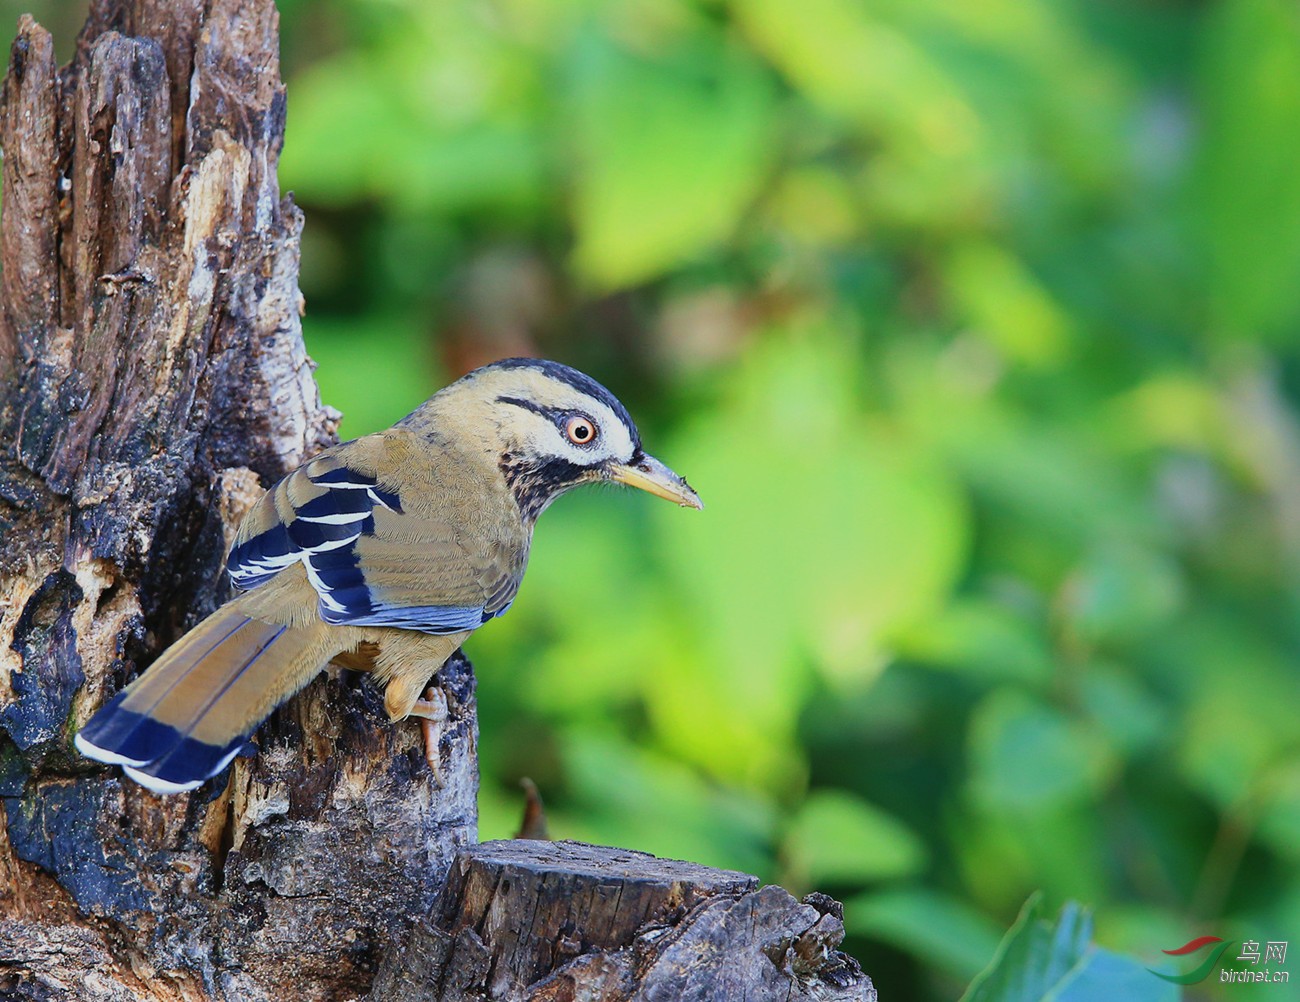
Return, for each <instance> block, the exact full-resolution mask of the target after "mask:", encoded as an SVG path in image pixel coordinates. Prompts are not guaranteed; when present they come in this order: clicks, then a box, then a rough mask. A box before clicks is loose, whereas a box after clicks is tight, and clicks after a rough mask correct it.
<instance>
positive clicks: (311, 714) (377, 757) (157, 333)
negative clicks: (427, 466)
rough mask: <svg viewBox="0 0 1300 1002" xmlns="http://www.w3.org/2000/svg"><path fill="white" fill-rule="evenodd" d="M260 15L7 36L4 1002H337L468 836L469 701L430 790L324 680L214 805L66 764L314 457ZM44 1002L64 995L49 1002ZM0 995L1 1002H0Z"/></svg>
mask: <svg viewBox="0 0 1300 1002" xmlns="http://www.w3.org/2000/svg"><path fill="white" fill-rule="evenodd" d="M278 45H279V40H278V18H277V15H276V12H275V8H274V5H273V3H272V2H271V0H182V2H176V0H167V2H162V0H97V2H96V3H95V4H94V7H93V10H92V12H91V15H90V19H89V22H88V23H87V25H86V27H85V29H84V31H83V33H82V35H81V37H80V39H79V42H78V47H77V54H76V57H75V59H74V60H73V61H72V63H71V64H70V65H69V66H67V67H65V68H64V69H62V70H59V69H58V68H57V67H56V65H55V62H54V54H53V47H52V45H51V41H50V38H49V35H48V34H47V33H46V32H45V31H44V30H43V29H42V28H40V27H39V26H38V25H36V24H35V23H34V22H32V21H31V20H30V19H26V18H25V19H24V20H23V21H22V23H21V24H20V27H19V35H18V38H17V40H16V41H15V42H14V44H13V47H12V51H11V57H10V65H9V73H8V78H7V80H6V82H5V87H4V106H3V117H2V120H0V142H2V143H3V149H4V196H3V222H2V226H3V229H2V232H0V260H2V266H3V285H2V286H0V409H2V412H0V429H2V435H3V438H2V442H3V449H2V450H0V451H2V455H0V525H3V529H4V535H3V540H2V541H0V575H2V577H0V609H2V611H3V619H2V620H0V797H3V804H4V811H3V814H0V996H3V997H5V998H9V997H17V998H33V999H44V998H50V997H55V998H58V997H70V998H83V999H98V998H105V999H108V998H122V999H130V998H141V999H145V998H148V999H154V998H157V999H181V998H187V999H198V998H230V999H250V1000H251V999H263V998H265V999H271V998H276V999H280V998H302V999H317V998H319V999H326V998H329V999H342V998H349V997H355V996H357V995H360V994H363V993H364V992H365V991H366V990H368V987H369V984H370V982H371V980H372V979H373V976H374V969H375V967H376V965H377V963H378V961H379V959H380V957H381V955H382V952H383V950H384V948H385V945H386V944H387V943H388V941H389V940H390V939H392V938H393V937H395V936H397V935H399V934H400V933H401V932H402V931H403V929H404V926H405V924H406V922H407V921H408V920H409V916H411V915H414V914H417V913H418V912H419V911H420V910H422V909H427V908H428V906H429V905H430V903H431V902H432V899H433V894H434V892H435V891H436V887H437V879H438V877H439V876H440V875H441V874H442V873H443V872H444V871H445V869H446V867H447V865H448V863H449V862H450V860H451V857H452V854H453V852H454V851H455V849H456V848H457V847H458V846H460V845H462V844H464V843H467V842H469V841H471V840H472V838H473V834H474V824H475V795H476V791H477V777H476V775H475V768H476V766H475V759H474V757H473V754H472V751H473V743H474V727H475V718H474V703H473V677H472V674H471V673H470V671H469V669H468V666H467V665H465V664H464V663H463V662H462V663H460V664H459V665H453V666H451V671H449V672H447V673H445V678H444V682H443V685H444V687H446V688H447V689H448V690H449V696H450V697H451V698H450V700H449V702H450V704H451V706H452V707H453V708H454V710H455V717H454V719H453V721H452V723H451V726H450V727H449V728H448V730H447V732H446V733H445V735H444V738H443V749H442V750H443V756H444V763H443V769H442V773H443V782H444V787H443V789H441V790H439V789H437V788H436V785H435V783H434V781H433V779H432V778H431V776H430V773H429V770H428V767H427V766H426V764H425V761H424V758H423V751H422V743H421V739H420V735H419V730H418V727H417V726H416V725H415V724H414V723H412V724H409V725H403V726H399V727H390V726H389V725H388V724H387V722H386V719H385V717H384V714H383V711H382V700H381V699H380V698H379V696H378V694H377V693H376V692H375V691H374V690H373V688H372V687H371V686H370V685H368V684H364V683H363V684H356V683H355V682H348V681H344V682H340V681H339V680H330V679H321V680H319V681H318V682H317V683H316V684H315V685H313V686H312V687H311V688H310V689H309V690H308V691H307V692H306V693H304V694H303V696H302V697H301V698H299V699H297V700H294V701H293V702H292V703H291V704H290V706H288V707H287V708H286V709H284V710H282V711H281V712H280V713H278V714H277V715H276V716H275V717H274V718H273V720H272V721H271V722H270V723H269V724H268V725H267V726H266V727H264V728H263V729H262V731H261V733H260V734H259V738H258V740H259V742H260V744H261V754H260V755H259V756H257V758H256V759H251V760H246V761H241V762H240V764H239V765H238V766H237V767H236V768H235V770H234V776H233V779H232V780H231V782H229V783H226V782H225V780H224V779H222V780H219V781H217V782H214V783H210V784H208V785H207V786H206V787H204V788H202V789H200V790H199V791H196V793H195V794H193V795H191V796H184V797H171V798H157V797H153V796H151V795H149V794H148V793H147V792H145V791H143V790H142V789H140V788H139V787H137V786H135V785H134V784H132V783H130V782H123V781H122V780H120V779H119V778H118V777H117V775H116V771H115V770H114V771H112V772H109V771H106V770H103V769H100V768H97V767H94V766H93V765H92V764H91V763H88V762H86V761H84V760H81V759H79V758H78V757H77V755H76V754H75V752H73V751H72V750H71V746H70V739H71V736H72V734H73V733H74V732H75V730H76V728H77V727H79V726H80V725H81V724H82V723H84V722H85V720H86V719H87V718H88V717H89V716H90V714H91V713H92V712H93V711H94V710H95V709H96V708H97V707H98V706H100V705H101V704H102V703H103V702H104V701H105V699H107V698H108V697H109V696H110V695H111V694H112V693H113V692H115V691H117V690H118V689H120V688H121V687H122V685H123V684H124V683H125V682H126V681H127V680H128V678H129V677H131V676H133V674H134V673H135V671H136V668H137V666H139V665H142V664H147V662H148V660H149V659H150V658H151V657H152V655H153V654H155V653H156V652H157V651H158V650H159V649H161V648H162V647H164V646H166V644H167V643H168V642H169V641H171V640H173V639H175V637H177V636H178V635H179V634H180V633H181V632H182V631H183V630H184V629H185V628H187V627H188V626H190V625H193V623H195V622H196V621H197V620H198V619H199V618H200V617H201V616H203V615H204V614H206V613H208V612H210V611H211V610H212V609H213V607H214V605H215V603H216V601H217V600H218V599H219V598H220V597H221V596H220V594H219V581H220V567H221V562H222V556H223V552H224V549H225V546H226V543H227V541H228V538H229V533H230V531H231V528H232V526H233V524H234V522H235V521H236V519H237V517H238V516H239V514H240V513H241V512H242V511H243V510H244V509H245V508H246V507H247V506H248V505H249V504H250V503H251V501H252V500H255V499H256V496H257V494H258V487H259V483H260V484H262V485H265V484H267V483H269V482H272V481H274V480H276V479H278V478H279V477H280V476H282V475H284V474H285V473H286V472H287V471H289V470H290V469H292V468H293V467H294V466H295V465H297V464H298V463H299V462H301V461H302V459H303V458H304V457H306V456H308V455H310V454H311V453H312V452H314V451H316V450H318V449H319V448H321V447H322V446H324V445H327V444H329V443H330V442H332V441H333V439H334V427H335V424H336V419H335V416H334V415H333V414H332V413H331V412H330V411H328V410H327V409H326V408H323V407H322V406H321V405H320V402H319V398H318V395H317V391H316V386H315V383H314V381H313V379H312V375H311V363H310V361H309V360H308V358H307V356H306V353H305V351H304V348H303V343H302V336H301V328H300V323H299V310H300V297H299V293H298V287H297V278H298V240H299V235H300V232H301V229H302V215H301V213H300V212H299V211H298V209H297V208H295V207H294V205H293V204H292V203H291V202H290V201H289V200H287V199H285V200H282V199H281V197H280V192H279V188H278V184H277V180H276V162H277V160H278V156H279V151H280V148H281V143H282V139H283V130H284V108H285V101H284V88H283V85H282V84H281V82H280V78H279V64H278ZM60 992H66V993H67V994H66V996H64V995H61V994H60ZM6 993H8V994H6Z"/></svg>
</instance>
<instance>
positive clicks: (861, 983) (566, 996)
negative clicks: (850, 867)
mask: <svg viewBox="0 0 1300 1002" xmlns="http://www.w3.org/2000/svg"><path fill="white" fill-rule="evenodd" d="M841 919H842V916H841V914H840V911H839V906H838V904H836V903H835V902H834V901H832V900H831V899H830V898H828V897H826V896H825V895H816V894H815V895H809V897H808V898H807V899H805V901H804V902H802V903H800V902H798V901H795V899H794V898H793V897H791V896H790V894H788V893H787V892H786V891H784V890H782V889H781V888H779V887H762V888H760V887H759V885H758V880H757V878H755V877H751V876H749V875H748V874H744V873H736V872H733V871H729V870H715V869H711V868H709V867H704V866H699V865H697V864H695V863H685V862H681V861H678V860H670V859H659V858H657V857H655V856H650V855H647V854H646V853H640V852H632V851H629V850H625V849H610V848H605V847H601V846H590V845H584V844H582V843H579V842H537V841H531V840H524V839H517V840H507V841H500V842H487V843H484V844H483V845H479V846H475V847H473V848H471V849H467V850H465V851H464V852H463V853H462V854H461V855H460V856H459V857H457V859H456V862H455V864H454V865H453V867H452V869H451V872H450V874H449V875H448V877H447V882H446V885H445V886H444V887H443V890H442V893H441V895H440V896H439V899H438V903H437V905H436V906H435V908H434V910H433V912H432V914H431V916H430V917H429V919H428V921H425V922H421V923H420V924H419V925H418V926H417V927H416V929H415V931H414V933H413V935H412V937H411V940H410V942H409V943H408V945H407V947H406V949H405V950H404V951H402V952H399V953H394V954H392V955H390V958H389V960H388V962H387V963H386V964H385V965H384V967H383V968H382V969H381V971H380V973H379V976H378V978H377V979H376V983H375V989H374V991H373V993H372V994H371V996H370V999H371V1002H453V1000H456V1002H458V1000H461V999H467V998H470V999H509V1000H526V1002H573V1000H575V999H587V1000H600V1002H630V1000H660V999H662V1000H665V1002H666V1000H674V1002H692V1000H699V1002H732V1000H736V1002H739V1000H746V1002H762V1000H766V999H771V1000H774V1002H775V1000H778V999H779V1000H782V1002H792V1000H798V999H817V1000H825V1002H849V1000H858V1002H874V1000H875V998H876V992H875V989H874V987H873V986H872V984H871V979H870V978H868V977H867V976H866V975H865V974H863V973H862V971H861V969H860V968H859V967H858V965H857V963H856V961H854V960H853V959H852V958H850V957H848V956H846V955H845V954H843V953H841V952H839V950H838V949H837V948H838V946H839V944H840V942H841V941H842V940H843V938H844V925H843V922H842V921H841Z"/></svg>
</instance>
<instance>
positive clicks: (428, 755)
mask: <svg viewBox="0 0 1300 1002" xmlns="http://www.w3.org/2000/svg"><path fill="white" fill-rule="evenodd" d="M410 715H411V716H412V717H419V718H420V729H421V730H423V731H424V760H425V761H426V762H428V763H429V769H430V771H431V772H432V773H433V780H434V783H436V784H437V786H438V789H442V753H441V752H440V751H439V750H438V742H439V741H440V740H441V739H442V725H443V724H445V723H446V722H447V697H446V695H445V694H444V693H443V691H442V689H441V688H439V687H438V686H436V685H431V686H429V688H428V689H426V690H425V691H424V699H417V700H416V701H415V702H414V703H412V704H411V713H410Z"/></svg>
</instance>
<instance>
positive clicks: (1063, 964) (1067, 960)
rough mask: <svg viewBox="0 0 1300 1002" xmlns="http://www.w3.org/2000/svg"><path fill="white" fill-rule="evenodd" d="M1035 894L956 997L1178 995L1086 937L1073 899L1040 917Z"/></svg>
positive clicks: (1045, 1000)
mask: <svg viewBox="0 0 1300 1002" xmlns="http://www.w3.org/2000/svg"><path fill="white" fill-rule="evenodd" d="M1042 913H1043V906H1042V901H1041V900H1040V899H1039V898H1038V897H1037V896H1035V897H1034V898H1032V899H1030V901H1029V902H1028V903H1027V904H1026V905H1025V907H1024V909H1023V910H1022V911H1021V913H1020V918H1019V919H1017V920H1016V924H1015V925H1014V926H1013V927H1012V928H1011V931H1010V932H1008V933H1007V935H1006V938H1005V939H1004V940H1003V941H1002V943H1001V945H1000V946H999V947H998V950H997V953H996V954H994V957H993V960H992V962H991V963H990V964H989V966H988V967H986V968H985V969H984V970H983V971H981V972H980V975H979V977H977V978H976V979H975V981H974V982H973V983H972V984H971V986H970V988H969V989H968V990H967V992H966V994H965V995H963V996H962V1002H1092V1000H1094V999H1103V998H1104V999H1107V1000H1111V1002H1165V1000H1172V999H1176V998H1177V997H1178V992H1177V990H1176V989H1174V988H1173V986H1172V985H1170V984H1167V983H1166V982H1163V981H1160V980H1158V979H1156V978H1154V977H1152V976H1151V974H1150V973H1149V972H1148V971H1146V970H1145V969H1143V967H1142V965H1141V964H1139V963H1137V962H1136V961H1134V960H1131V959H1129V958H1128V957H1122V956H1119V955H1118V954H1114V953H1110V952H1108V951H1106V950H1102V949H1099V948H1098V947H1096V946H1094V945H1093V944H1092V942H1091V939H1092V920H1091V918H1090V917H1089V915H1088V913H1087V912H1085V911H1083V910H1082V909H1080V908H1079V906H1078V905H1075V904H1073V903H1071V904H1067V905H1066V906H1065V907H1064V908H1063V909H1061V914H1060V915H1059V916H1058V917H1057V920H1056V922H1055V923H1054V924H1053V923H1050V922H1048V921H1045V920H1044V918H1043V915H1042Z"/></svg>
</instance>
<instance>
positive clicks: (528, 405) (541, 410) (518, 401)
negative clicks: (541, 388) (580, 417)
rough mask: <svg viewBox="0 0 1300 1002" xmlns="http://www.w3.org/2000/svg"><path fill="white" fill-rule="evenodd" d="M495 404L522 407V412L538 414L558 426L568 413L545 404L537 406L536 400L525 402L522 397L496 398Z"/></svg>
mask: <svg viewBox="0 0 1300 1002" xmlns="http://www.w3.org/2000/svg"><path fill="white" fill-rule="evenodd" d="M497 403H499V404H510V405H511V406H512V407H522V408H523V409H524V410H526V411H532V412H533V413H534V414H540V415H541V416H542V417H544V418H547V419H548V420H550V421H554V422H555V423H556V424H559V423H560V421H561V420H562V419H563V418H564V415H565V414H567V413H568V411H562V410H560V409H559V408H558V407H547V406H546V405H545V404H539V403H538V402H537V401H536V400H525V399H524V398H523V397H497Z"/></svg>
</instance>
